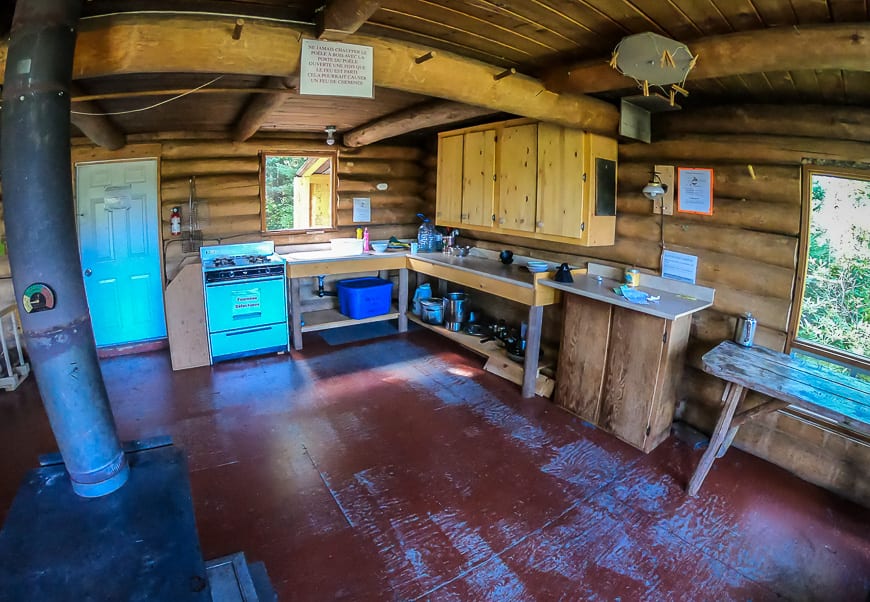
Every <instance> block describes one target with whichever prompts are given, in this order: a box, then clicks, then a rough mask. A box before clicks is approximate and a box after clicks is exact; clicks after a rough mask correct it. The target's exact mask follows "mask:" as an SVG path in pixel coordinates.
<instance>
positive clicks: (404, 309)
mask: <svg viewBox="0 0 870 602" xmlns="http://www.w3.org/2000/svg"><path fill="white" fill-rule="evenodd" d="M399 332H408V268H400V269H399Z"/></svg>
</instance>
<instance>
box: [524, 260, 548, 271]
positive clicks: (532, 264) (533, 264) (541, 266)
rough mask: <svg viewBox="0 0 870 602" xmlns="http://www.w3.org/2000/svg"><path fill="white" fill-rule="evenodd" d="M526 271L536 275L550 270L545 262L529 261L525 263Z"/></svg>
mask: <svg viewBox="0 0 870 602" xmlns="http://www.w3.org/2000/svg"><path fill="white" fill-rule="evenodd" d="M526 269H527V270H529V271H530V272H531V273H533V274H538V273H540V272H546V271H547V270H549V269H550V264H548V263H547V262H546V261H529V262H526Z"/></svg>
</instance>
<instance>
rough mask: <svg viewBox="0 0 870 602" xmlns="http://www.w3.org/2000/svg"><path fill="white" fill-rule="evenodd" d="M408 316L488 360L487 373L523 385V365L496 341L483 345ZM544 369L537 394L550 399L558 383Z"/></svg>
mask: <svg viewBox="0 0 870 602" xmlns="http://www.w3.org/2000/svg"><path fill="white" fill-rule="evenodd" d="M407 315H408V320H410V321H411V322H414V323H415V324H419V325H420V326H422V327H423V328H427V329H429V330H431V331H433V332H437V333H438V334H440V335H441V336H444V337H447V338H448V339H450V340H451V341H455V342H456V343H459V344H460V345H462V346H463V347H465V348H466V349H470V350H471V351H473V352H475V353H477V354H478V355H482V356H484V357H485V358H487V361H486V365H485V366H484V370H486V371H487V372H492V373H493V374H496V375H498V376H501V377H502V378H505V379H507V380H509V381H511V382H512V383H515V384H517V385H520V386H522V385H523V371H524V369H523V365H522V364H520V363H518V362H515V361H514V360H512V359H510V358H509V357H508V356H507V352H506V351H505V350H504V347H502V346H500V345H499V344H498V343H497V342H496V341H488V342H486V343H481V342H480V338H479V337H476V336H471V335H467V334H465V333H464V332H461V331H460V332H454V331H452V330H448V329H447V328H445V327H443V326H438V325H436V324H427V323H426V322H424V321H423V320H422V319H421V318H420V316H417V315H415V314H413V313H412V312H408V314H407ZM544 367H546V364H544V363H541V364H539V365H538V375H537V378H536V379H535V393H536V394H537V395H540V396H541V397H550V396H552V395H553V389H554V388H555V386H556V381H555V380H553V379H552V378H550V377H548V376H545V375H543V374H541V368H544Z"/></svg>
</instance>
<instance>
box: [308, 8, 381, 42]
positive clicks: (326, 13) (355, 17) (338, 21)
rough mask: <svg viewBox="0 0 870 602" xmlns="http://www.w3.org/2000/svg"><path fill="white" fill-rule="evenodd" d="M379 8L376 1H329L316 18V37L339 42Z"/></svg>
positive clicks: (354, 31) (355, 30)
mask: <svg viewBox="0 0 870 602" xmlns="http://www.w3.org/2000/svg"><path fill="white" fill-rule="evenodd" d="M380 7H381V3H380V2H379V1H377V0H329V2H327V3H326V6H325V7H323V10H322V11H321V12H320V13H319V14H318V18H317V37H318V38H320V39H328V40H341V39H344V38H345V37H347V36H348V35H350V34H353V33H356V32H357V30H358V29H359V28H360V27H362V25H363V23H365V22H366V21H368V19H369V17H371V16H372V15H373V14H375V12H376V11H377V10H378V9H379V8H380Z"/></svg>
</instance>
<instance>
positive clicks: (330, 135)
mask: <svg viewBox="0 0 870 602" xmlns="http://www.w3.org/2000/svg"><path fill="white" fill-rule="evenodd" d="M325 131H326V143H327V144H328V145H329V146H332V145H333V144H335V126H334V125H328V126H326V128H325Z"/></svg>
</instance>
